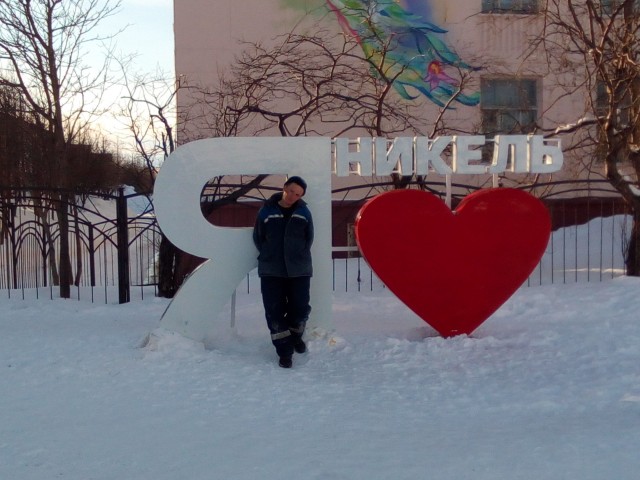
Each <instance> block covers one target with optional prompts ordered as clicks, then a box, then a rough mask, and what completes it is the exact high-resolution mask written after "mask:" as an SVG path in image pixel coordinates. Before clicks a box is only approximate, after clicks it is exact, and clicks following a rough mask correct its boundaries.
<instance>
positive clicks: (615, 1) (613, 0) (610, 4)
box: [600, 0, 640, 15]
mask: <svg viewBox="0 0 640 480" xmlns="http://www.w3.org/2000/svg"><path fill="white" fill-rule="evenodd" d="M624 2H625V0H601V2H600V5H601V6H602V12H603V13H604V14H606V15H611V14H612V13H614V12H615V11H616V9H618V8H620V6H621V5H622V4H623V3H624ZM633 11H634V12H635V13H638V12H640V0H633Z"/></svg>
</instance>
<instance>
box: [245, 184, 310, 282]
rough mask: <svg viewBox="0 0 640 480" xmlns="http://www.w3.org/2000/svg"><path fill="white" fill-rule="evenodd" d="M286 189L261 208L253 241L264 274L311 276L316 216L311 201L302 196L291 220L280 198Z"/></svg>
mask: <svg viewBox="0 0 640 480" xmlns="http://www.w3.org/2000/svg"><path fill="white" fill-rule="evenodd" d="M281 199H282V192H280V193H276V194H274V195H272V196H271V198H269V199H268V200H267V201H266V202H265V204H264V205H263V206H262V208H261V209H260V211H259V212H258V217H257V218H256V224H255V227H254V229H253V242H254V243H255V245H256V247H257V248H258V252H260V254H259V255H258V275H259V276H261V277H310V276H312V275H313V268H312V266H311V244H312V243H313V220H312V218H311V212H310V211H309V208H308V207H307V204H306V203H305V202H304V201H303V200H298V201H297V202H296V203H295V204H294V205H293V207H292V208H293V213H292V214H291V218H290V219H289V220H288V221H287V219H286V218H285V215H284V214H283V213H282V210H281V209H280V206H279V205H278V201H280V200H281Z"/></svg>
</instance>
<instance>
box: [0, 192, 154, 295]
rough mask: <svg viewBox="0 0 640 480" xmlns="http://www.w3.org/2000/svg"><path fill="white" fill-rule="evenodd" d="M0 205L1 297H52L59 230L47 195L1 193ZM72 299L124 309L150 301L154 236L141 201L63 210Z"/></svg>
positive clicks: (92, 198) (97, 199)
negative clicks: (134, 301) (131, 303)
mask: <svg viewBox="0 0 640 480" xmlns="http://www.w3.org/2000/svg"><path fill="white" fill-rule="evenodd" d="M3 194H4V195H3V196H2V198H1V199H0V220H1V224H0V225H1V226H2V230H1V231H0V291H1V292H3V293H4V294H5V295H6V296H7V297H9V298H11V297H19V298H27V297H28V298H54V297H58V296H59V291H58V285H59V279H58V277H57V275H58V271H57V270H58V266H59V260H60V247H61V235H60V225H59V223H58V221H57V217H56V215H55V211H54V209H52V208H49V207H47V206H46V205H47V203H46V197H45V198H41V197H38V198H35V197H34V196H33V195H32V194H31V193H25V192H16V191H10V192H7V190H4V191H3ZM68 223H69V225H68V249H69V256H70V258H71V278H72V286H71V296H72V298H77V299H90V300H91V301H104V302H105V303H111V302H113V301H119V302H120V303H124V302H127V301H129V300H130V299H131V298H132V294H133V295H134V297H135V298H141V297H144V296H145V295H155V284H156V252H157V249H158V245H159V243H160V231H159V229H158V226H157V223H156V221H155V216H154V215H153V209H152V207H151V203H150V202H149V201H148V200H147V199H146V197H144V196H142V195H138V194H135V193H130V194H125V192H124V190H123V189H121V190H120V191H119V192H118V193H117V194H116V195H110V194H96V195H84V196H82V198H76V202H75V203H74V204H73V205H72V206H70V208H69V222H68Z"/></svg>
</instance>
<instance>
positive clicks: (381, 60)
mask: <svg viewBox="0 0 640 480" xmlns="http://www.w3.org/2000/svg"><path fill="white" fill-rule="evenodd" d="M281 1H282V4H283V6H285V7H287V8H295V9H299V10H305V11H307V12H311V13H312V14H313V13H314V12H315V13H316V14H320V13H321V12H322V13H324V14H325V18H330V19H335V21H337V22H338V24H339V25H340V27H341V28H342V30H343V31H344V32H345V34H347V35H350V36H352V37H353V38H355V40H356V41H357V42H358V44H359V45H360V47H361V48H362V51H363V53H364V55H365V57H366V58H369V59H371V60H372V61H373V62H375V63H376V64H378V65H381V70H382V72H383V75H384V76H385V77H386V78H397V79H396V80H395V82H394V87H395V89H396V91H397V92H398V94H399V95H400V96H402V98H404V99H406V100H412V99H415V98H417V97H419V96H421V95H423V96H424V97H426V98H428V99H429V100H431V101H432V102H433V103H435V104H436V105H438V106H441V107H444V106H445V105H446V104H447V102H449V101H450V100H451V99H452V98H453V100H454V102H459V103H461V104H463V105H470V106H473V105H477V104H478V102H479V100H480V95H479V93H478V92H458V90H459V88H458V87H459V85H460V83H459V81H458V80H456V78H454V77H455V76H456V74H454V73H453V72H454V71H455V72H465V71H467V72H468V71H472V70H474V67H472V66H471V65H469V64H467V63H466V62H464V61H463V60H462V59H461V58H460V57H459V56H458V55H457V54H456V53H455V52H454V51H453V50H452V49H451V48H450V47H449V46H448V45H447V43H446V33H447V31H446V30H444V29H443V28H441V27H439V26H438V25H436V24H435V23H433V22H432V21H431V18H432V15H431V12H432V5H431V2H429V1H428V0H405V1H403V2H402V3H401V2H399V1H396V0H281ZM327 10H328V12H330V13H331V15H326V13H327ZM383 52H384V54H383ZM448 72H452V73H451V74H450V73H448ZM458 76H459V74H458Z"/></svg>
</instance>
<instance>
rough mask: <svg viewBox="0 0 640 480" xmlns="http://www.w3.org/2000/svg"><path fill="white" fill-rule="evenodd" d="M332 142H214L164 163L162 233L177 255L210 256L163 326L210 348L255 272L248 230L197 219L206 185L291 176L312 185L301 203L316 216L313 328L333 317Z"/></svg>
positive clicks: (159, 198)
mask: <svg viewBox="0 0 640 480" xmlns="http://www.w3.org/2000/svg"><path fill="white" fill-rule="evenodd" d="M330 166H331V139H329V138H321V137H318V138H315V137H314V138H309V137H305V138H273V137H269V138H211V139H205V140H198V141H195V142H191V143H187V144H185V145H182V146H180V147H179V148H177V149H176V150H175V151H174V152H173V153H172V154H171V155H170V156H169V157H168V158H167V159H166V160H165V162H164V165H163V166H162V169H161V170H160V173H159V174H158V178H157V179H156V184H155V189H154V207H155V212H156V216H157V219H158V224H159V225H160V228H161V229H162V231H163V233H164V234H165V235H166V236H167V238H169V240H171V242H172V243H173V244H174V245H175V246H176V247H178V248H180V249H181V250H183V251H185V252H188V253H191V254H193V255H197V256H199V257H203V258H207V259H208V260H207V261H206V262H204V263H203V264H202V265H200V267H198V268H197V269H196V270H195V271H194V272H193V273H192V274H191V275H190V276H189V277H188V278H187V281H186V282H185V283H184V284H183V285H182V287H181V288H180V290H179V291H178V292H177V294H176V296H175V298H174V299H173V300H172V302H171V303H170V304H169V306H168V307H167V310H166V311H165V312H164V314H163V316H162V319H161V321H160V327H161V328H164V329H167V330H170V331H174V332H177V333H180V334H182V335H184V336H185V337H188V338H191V339H193V340H196V341H202V342H207V340H208V339H211V338H214V337H215V334H216V330H217V329H219V328H222V324H221V322H220V319H219V317H220V315H219V314H220V312H221V310H222V309H223V308H224V306H225V305H226V304H227V302H229V300H230V298H231V295H232V294H233V292H234V291H235V290H236V288H237V286H238V285H239V283H240V282H241V281H242V279H243V278H245V276H246V275H247V274H248V273H249V272H250V271H251V270H252V269H253V268H255V267H256V266H257V255H258V252H257V250H256V248H255V246H254V245H253V240H252V228H247V227H244V228H225V227H218V226H215V225H212V224H211V223H209V222H208V221H207V220H206V219H205V218H204V215H203V214H202V210H201V207H200V195H201V193H202V189H203V188H204V186H205V184H206V183H207V182H208V181H209V180H211V179H212V178H214V177H216V176H220V175H240V174H242V175H259V174H264V173H266V174H289V173H291V174H294V173H295V174H296V175H300V176H302V177H304V178H305V180H307V183H308V185H309V187H308V190H307V193H306V195H305V201H306V202H307V203H308V204H309V208H310V210H311V212H312V214H313V216H314V227H315V241H314V243H313V247H312V250H311V251H312V255H313V265H314V277H313V279H312V282H311V302H312V305H313V311H312V312H311V317H310V326H316V327H318V326H324V327H327V326H328V325H329V324H330V319H331V173H330V172H331V168H330Z"/></svg>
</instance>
